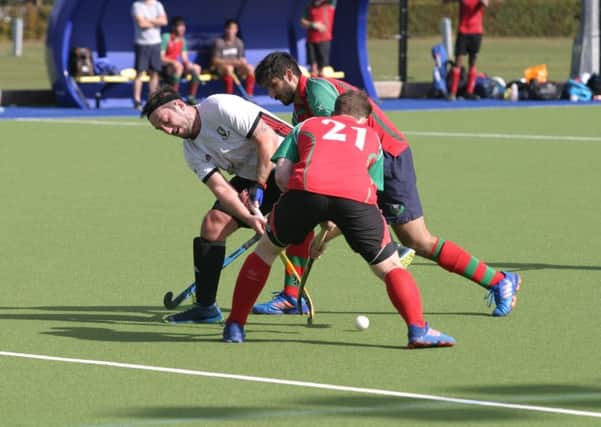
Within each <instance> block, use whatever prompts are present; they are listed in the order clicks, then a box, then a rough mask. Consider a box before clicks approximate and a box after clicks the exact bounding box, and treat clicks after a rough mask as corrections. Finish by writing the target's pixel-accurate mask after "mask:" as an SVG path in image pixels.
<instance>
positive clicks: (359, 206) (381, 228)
mask: <svg viewBox="0 0 601 427" xmlns="http://www.w3.org/2000/svg"><path fill="white" fill-rule="evenodd" d="M328 220H330V221H333V222H334V223H335V224H336V225H337V226H338V228H340V230H341V231H342V234H343V235H344V238H345V239H346V241H347V243H348V244H349V246H350V247H351V249H352V250H353V251H355V252H357V253H359V254H360V255H361V256H362V257H363V259H364V260H365V261H367V262H368V263H369V264H378V263H380V262H382V261H384V260H385V259H387V258H388V257H390V255H392V254H393V253H394V251H396V244H395V243H394V242H393V241H392V240H391V238H390V233H389V231H388V226H387V225H386V222H385V221H384V218H383V217H382V214H381V213H380V210H379V209H378V207H377V206H374V205H368V204H365V203H360V202H356V201H354V200H350V199H343V198H340V197H333V196H324V195H322V194H315V193H309V192H307V191H299V190H291V191H288V192H286V193H284V194H283V195H282V197H280V199H279V200H278V202H277V203H276V204H275V206H274V207H273V210H272V212H271V215H270V217H269V224H268V226H267V236H268V237H269V239H270V240H271V241H272V242H273V244H275V245H277V246H281V247H286V246H289V245H292V244H299V243H302V242H303V241H304V240H305V238H306V236H307V234H308V233H309V232H310V231H312V230H313V229H314V228H315V226H316V225H317V224H319V223H320V222H323V221H328Z"/></svg>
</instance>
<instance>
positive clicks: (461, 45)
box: [455, 33, 482, 59]
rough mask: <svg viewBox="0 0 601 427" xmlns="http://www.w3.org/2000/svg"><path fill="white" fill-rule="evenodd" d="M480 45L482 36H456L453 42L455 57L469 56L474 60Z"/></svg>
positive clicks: (461, 34) (460, 34)
mask: <svg viewBox="0 0 601 427" xmlns="http://www.w3.org/2000/svg"><path fill="white" fill-rule="evenodd" d="M481 44H482V34H463V33H459V34H457V40H456V41H455V57H457V56H459V55H469V57H470V58H472V59H475V58H476V56H478V52H480V45H481Z"/></svg>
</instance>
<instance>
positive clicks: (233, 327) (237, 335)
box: [223, 322, 246, 343]
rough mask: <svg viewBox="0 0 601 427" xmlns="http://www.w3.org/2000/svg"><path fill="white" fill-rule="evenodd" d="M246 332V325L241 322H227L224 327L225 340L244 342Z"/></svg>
mask: <svg viewBox="0 0 601 427" xmlns="http://www.w3.org/2000/svg"><path fill="white" fill-rule="evenodd" d="M245 337H246V334H245V333H244V326H242V325H241V324H239V323H233V322H232V323H226V324H225V328H223V342H234V343H242V342H244V338H245Z"/></svg>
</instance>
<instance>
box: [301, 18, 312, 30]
mask: <svg viewBox="0 0 601 427" xmlns="http://www.w3.org/2000/svg"><path fill="white" fill-rule="evenodd" d="M300 24H301V27H303V28H309V27H310V26H311V21H309V20H308V19H307V18H301V20H300Z"/></svg>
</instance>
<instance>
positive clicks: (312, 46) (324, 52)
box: [307, 41, 332, 68]
mask: <svg viewBox="0 0 601 427" xmlns="http://www.w3.org/2000/svg"><path fill="white" fill-rule="evenodd" d="M331 44H332V42H329V41H327V42H321V43H307V62H308V63H309V64H317V66H318V67H319V68H323V67H327V66H329V65H330V46H331Z"/></svg>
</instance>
